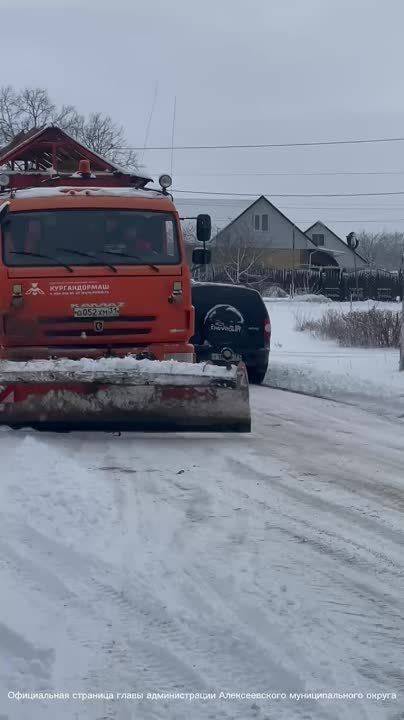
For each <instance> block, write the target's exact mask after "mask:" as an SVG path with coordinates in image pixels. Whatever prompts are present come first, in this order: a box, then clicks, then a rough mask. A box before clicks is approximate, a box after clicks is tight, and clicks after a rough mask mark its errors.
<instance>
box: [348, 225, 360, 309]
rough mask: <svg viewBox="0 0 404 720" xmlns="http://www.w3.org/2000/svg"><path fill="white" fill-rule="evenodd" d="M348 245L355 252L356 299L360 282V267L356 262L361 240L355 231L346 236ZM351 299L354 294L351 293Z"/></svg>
mask: <svg viewBox="0 0 404 720" xmlns="http://www.w3.org/2000/svg"><path fill="white" fill-rule="evenodd" d="M346 240H347V245H348V247H350V248H351V250H352V252H353V258H354V271H355V290H356V299H357V300H359V283H358V267H357V264H356V252H355V251H356V248H357V247H358V245H359V240H358V238H357V237H356V234H355V233H354V232H350V233H349V235H347V236H346ZM351 301H352V294H351Z"/></svg>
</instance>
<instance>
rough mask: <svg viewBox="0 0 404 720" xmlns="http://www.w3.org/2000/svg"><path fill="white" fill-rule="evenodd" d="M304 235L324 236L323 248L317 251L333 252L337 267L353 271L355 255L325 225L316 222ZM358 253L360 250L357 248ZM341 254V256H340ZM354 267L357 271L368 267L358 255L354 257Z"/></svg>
mask: <svg viewBox="0 0 404 720" xmlns="http://www.w3.org/2000/svg"><path fill="white" fill-rule="evenodd" d="M306 234H307V235H308V236H309V237H310V238H312V237H313V235H320V234H322V235H324V248H322V246H320V247H319V250H322V249H324V250H335V251H336V253H338V254H336V255H335V259H336V260H337V262H338V265H339V266H340V267H341V268H346V269H347V270H354V269H355V259H354V257H355V255H354V253H353V252H352V250H350V248H349V247H348V245H345V243H344V242H343V241H342V242H341V241H340V240H338V238H336V237H335V235H334V233H332V232H331V231H330V230H329V229H328V228H327V227H326V226H325V225H323V224H322V223H321V222H317V223H316V224H315V225H313V227H311V228H309V230H308V231H307V232H306ZM358 249H359V251H360V248H358ZM341 253H342V254H341ZM356 267H357V269H358V270H363V269H366V268H367V267H368V265H367V263H366V262H365V261H364V260H362V259H361V258H360V257H358V255H357V256H356Z"/></svg>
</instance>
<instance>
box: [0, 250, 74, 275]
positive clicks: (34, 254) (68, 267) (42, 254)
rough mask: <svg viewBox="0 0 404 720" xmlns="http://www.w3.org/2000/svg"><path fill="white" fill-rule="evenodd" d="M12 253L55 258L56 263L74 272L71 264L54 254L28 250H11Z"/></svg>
mask: <svg viewBox="0 0 404 720" xmlns="http://www.w3.org/2000/svg"><path fill="white" fill-rule="evenodd" d="M9 253H10V255H29V256H30V257H39V258H44V259H45V260H53V262H54V263H55V265H61V266H62V267H64V268H66V270H68V271H69V272H73V268H72V267H71V266H70V265H66V263H64V262H60V260H59V259H58V258H55V257H53V256H52V255H45V254H44V253H36V252H28V250H9Z"/></svg>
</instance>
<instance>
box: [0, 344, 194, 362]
mask: <svg viewBox="0 0 404 720" xmlns="http://www.w3.org/2000/svg"><path fill="white" fill-rule="evenodd" d="M127 355H133V356H135V357H139V358H142V357H147V358H150V359H152V360H169V359H170V358H173V359H174V360H184V361H186V362H191V361H192V359H191V358H192V357H193V356H194V347H193V345H190V344H189V343H184V344H180V343H156V344H150V345H147V346H141V347H139V346H137V347H136V345H115V346H113V347H108V346H106V345H103V346H99V347H91V346H87V345H86V346H85V345H83V346H77V345H75V346H72V347H69V346H60V345H54V346H51V345H49V346H44V345H33V346H29V347H1V348H0V360H16V361H18V360H20V361H25V360H48V359H49V358H70V359H73V360H77V359H80V358H83V357H86V358H93V359H97V358H102V357H125V356H127ZM181 356H183V357H181Z"/></svg>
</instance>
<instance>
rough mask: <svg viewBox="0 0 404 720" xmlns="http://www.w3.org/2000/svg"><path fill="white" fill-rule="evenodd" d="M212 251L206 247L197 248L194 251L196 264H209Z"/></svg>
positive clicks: (193, 256)
mask: <svg viewBox="0 0 404 720" xmlns="http://www.w3.org/2000/svg"><path fill="white" fill-rule="evenodd" d="M211 255H212V253H211V252H210V250H205V248H203V249H202V248H195V250H193V252H192V262H193V264H194V265H209V264H210V261H211Z"/></svg>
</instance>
